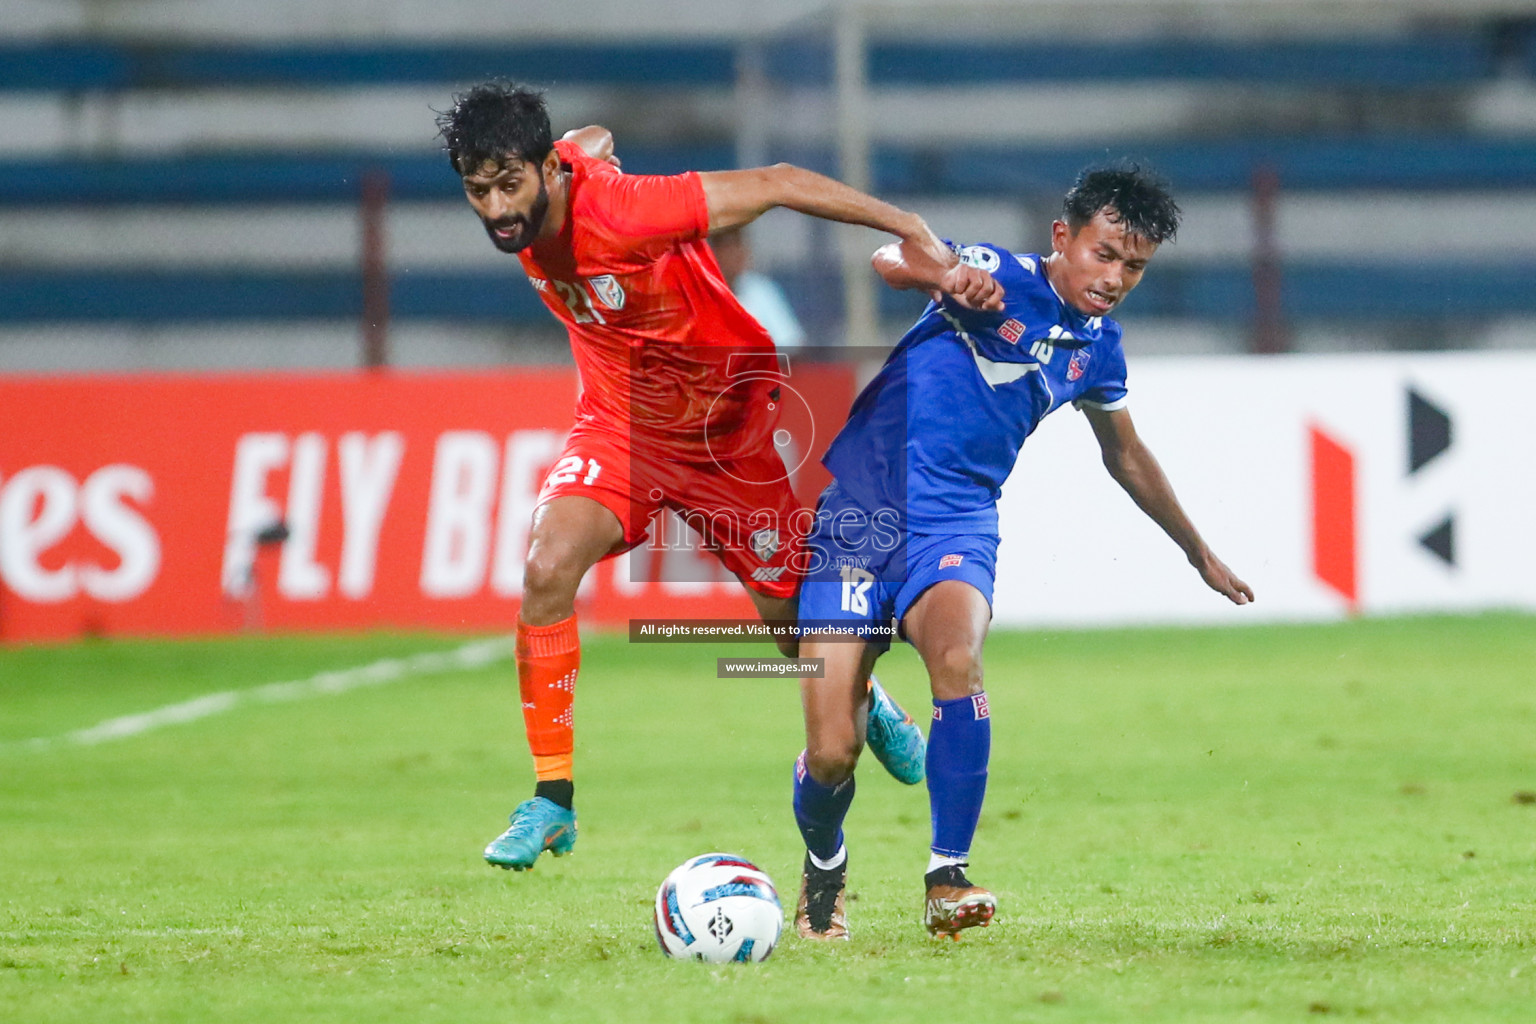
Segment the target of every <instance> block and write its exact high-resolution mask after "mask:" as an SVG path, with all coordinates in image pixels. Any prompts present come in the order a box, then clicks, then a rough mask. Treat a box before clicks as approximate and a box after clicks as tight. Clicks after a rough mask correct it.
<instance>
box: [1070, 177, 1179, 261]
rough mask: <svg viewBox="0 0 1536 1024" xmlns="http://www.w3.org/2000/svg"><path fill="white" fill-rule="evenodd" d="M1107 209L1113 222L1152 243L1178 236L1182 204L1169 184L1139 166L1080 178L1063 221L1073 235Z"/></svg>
mask: <svg viewBox="0 0 1536 1024" xmlns="http://www.w3.org/2000/svg"><path fill="white" fill-rule="evenodd" d="M1105 207H1108V208H1109V209H1110V210H1111V211H1113V215H1112V216H1111V217H1110V219H1111V220H1114V221H1123V222H1124V223H1125V225H1126V227H1127V229H1128V230H1129V231H1130V232H1131V233H1132V234H1135V235H1140V236H1141V237H1142V238H1145V239H1146V240H1147V241H1149V242H1156V243H1158V244H1162V243H1163V242H1166V241H1169V240H1171V239H1172V238H1173V237H1174V235H1176V234H1178V232H1179V216H1180V210H1179V204H1178V203H1176V202H1174V201H1173V196H1172V195H1170V194H1169V192H1168V183H1167V182H1165V181H1163V180H1162V179H1161V178H1159V177H1158V176H1157V175H1155V174H1153V173H1152V172H1150V171H1147V170H1144V169H1143V168H1141V167H1139V166H1138V165H1136V164H1117V165H1115V166H1112V167H1090V168H1088V169H1087V170H1085V171H1083V172H1082V173H1081V174H1079V175H1078V176H1077V181H1075V182H1074V183H1073V184H1072V188H1071V189H1069V190H1068V191H1067V196H1066V199H1064V200H1063V201H1062V204H1061V209H1062V219H1063V220H1065V221H1066V222H1067V226H1068V227H1069V228H1071V229H1072V232H1073V234H1076V233H1077V232H1078V231H1080V230H1082V227H1083V225H1085V224H1087V223H1088V222H1089V221H1091V220H1093V216H1094V214H1096V213H1098V212H1099V211H1100V210H1102V209H1104V208H1105Z"/></svg>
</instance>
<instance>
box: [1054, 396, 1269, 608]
mask: <svg viewBox="0 0 1536 1024" xmlns="http://www.w3.org/2000/svg"><path fill="white" fill-rule="evenodd" d="M1084 411H1085V412H1086V413H1087V414H1088V422H1089V423H1090V424H1092V426H1093V433H1094V436H1095V437H1097V438H1098V441H1099V450H1100V451H1101V452H1103V454H1104V468H1105V469H1107V470H1109V475H1110V476H1112V477H1114V478H1115V482H1116V483H1118V484H1119V485H1120V486H1121V487H1123V488H1125V492H1126V493H1127V494H1129V495H1130V496H1131V498H1132V500H1134V501H1135V502H1136V504H1137V505H1138V506H1140V508H1141V510H1142V511H1143V512H1145V513H1146V514H1147V515H1148V516H1150V517H1151V518H1152V521H1153V522H1155V523H1157V525H1158V526H1161V527H1162V528H1163V532H1164V533H1166V534H1168V536H1170V537H1172V538H1173V542H1174V543H1175V544H1177V545H1178V546H1179V547H1180V548H1182V549H1183V551H1184V554H1185V556H1186V557H1187V558H1188V559H1189V564H1190V565H1192V566H1194V567H1195V569H1196V570H1197V571H1198V572H1199V573H1200V576H1201V578H1202V579H1204V580H1205V582H1206V585H1207V586H1209V587H1210V588H1211V589H1212V590H1214V591H1216V592H1217V593H1218V594H1224V595H1225V596H1226V598H1227V600H1229V601H1231V602H1232V603H1233V604H1247V603H1248V602H1249V601H1252V600H1253V588H1252V587H1250V586H1248V584H1246V583H1244V582H1243V581H1242V580H1240V579H1238V578H1237V575H1236V574H1235V573H1233V572H1232V570H1231V569H1228V568H1227V566H1226V563H1224V562H1223V561H1222V560H1221V559H1219V558H1217V557H1216V555H1215V554H1214V553H1213V552H1212V551H1211V549H1210V548H1208V547H1206V544H1205V541H1204V540H1202V539H1201V537H1200V533H1199V531H1198V530H1196V529H1195V524H1194V523H1191V522H1190V521H1189V516H1187V515H1185V514H1184V509H1183V508H1182V507H1181V506H1180V505H1179V499H1178V498H1176V497H1174V494H1173V487H1172V485H1170V484H1169V483H1168V478H1167V477H1166V476H1164V475H1163V469H1162V467H1161V466H1159V465H1158V464H1157V459H1156V458H1154V457H1153V455H1152V451H1151V449H1149V448H1148V447H1147V446H1146V445H1145V444H1143V443H1142V441H1141V438H1140V437H1139V436H1138V435H1137V433H1136V427H1135V425H1134V424H1133V423H1132V422H1131V414H1130V413H1129V412H1127V411H1126V410H1124V409H1116V410H1114V411H1113V412H1105V411H1103V410H1100V409H1091V408H1090V409H1085V410H1084Z"/></svg>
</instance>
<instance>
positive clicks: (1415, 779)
mask: <svg viewBox="0 0 1536 1024" xmlns="http://www.w3.org/2000/svg"><path fill="white" fill-rule="evenodd" d="M461 642H462V641H460V640H457V639H454V638H447V637H440V636H438V637H434V636H371V637H340V638H338V637H290V638H255V637H253V638H242V639H236V640H219V641H199V642H187V643H157V642H91V643H82V644H79V645H73V646H67V647H49V648H20V649H8V650H0V1020H3V1021H7V1022H16V1024H39V1022H52V1021H68V1022H74V1021H91V1022H98V1021H100V1022H105V1021H111V1022H151V1021H153V1022H174V1021H218V1022H220V1024H240V1022H252V1024H254V1022H262V1024H266V1022H274V1021H305V1022H349V1024H350V1022H358V1021H369V1022H378V1021H409V1022H413V1024H431V1022H445V1024H447V1022H453V1024H478V1022H486V1024H490V1022H496V1024H501V1022H521V1021H529V1022H532V1021H558V1022H571V1024H578V1022H587V1021H658V1022H669V1024H683V1022H726V1024H770V1022H771V1024H791V1022H802V1021H807V1022H844V1021H860V1022H862V1021H869V1022H882V1024H885V1022H895V1021H920V1022H925V1024H939V1022H947V1021H955V1022H970V1021H993V1020H997V1021H1005V1020H1006V1021H1018V1020H1024V1021H1045V1022H1108V1021H1137V1022H1148V1021H1151V1022H1164V1021H1166V1022H1189V1021H1223V1022H1227V1021H1254V1022H1269V1021H1316V1020H1323V1019H1347V1020H1374V1021H1383V1022H1386V1021H1391V1022H1397V1021H1445V1022H1457V1024H1464V1022H1468V1021H1484V1020H1509V1021H1529V1020H1532V1019H1536V804H1533V803H1532V801H1536V795H1533V794H1536V619H1533V618H1531V617H1528V616H1522V615H1515V614H1501V615H1487V616H1477V617H1468V618H1415V619H1401V620H1383V621H1358V622H1351V623H1345V624H1338V625H1324V626H1274V627H1256V628H1247V629H1230V630H1125V631H1093V632H1038V633H1027V632H1013V633H1000V634H998V635H996V636H994V637H993V638H992V639H991V641H990V642H989V646H988V652H987V656H988V662H987V671H988V692H989V696H990V702H991V707H992V713H993V722H994V729H993V736H994V747H993V764H992V776H991V786H990V790H989V793H988V800H987V808H986V812H985V814H984V816H983V821H982V826H981V830H980V832H979V834H978V837H977V843H976V848H975V850H974V851H973V861H974V869H973V871H972V876H973V878H975V879H976V880H977V881H978V882H981V883H982V884H985V885H987V886H989V887H991V888H992V889H993V890H994V891H995V892H996V893H997V894H998V896H999V901H1000V909H999V916H998V919H997V921H996V922H995V923H994V924H993V925H992V927H990V928H988V929H985V930H978V931H976V932H975V933H973V934H970V935H967V936H966V937H965V938H964V940H963V941H961V942H958V943H951V942H947V941H942V940H931V939H929V938H928V937H927V936H926V935H925V934H924V932H923V930H922V927H921V924H920V913H921V897H922V892H921V872H922V869H923V866H924V863H925V858H926V849H925V847H926V840H927V797H926V793H925V792H924V791H923V790H922V788H921V787H918V788H916V789H909V788H905V787H902V786H899V785H897V784H896V783H895V782H893V781H892V780H890V779H889V778H886V777H885V776H884V775H883V773H882V772H881V771H880V769H879V766H878V765H876V764H874V763H873V761H872V760H871V761H869V763H867V764H866V766H865V767H864V769H863V770H862V771H861V772H860V789H859V797H858V800H857V801H856V802H855V804H854V809H853V812H852V815H851V817H850V821H849V841H850V850H851V856H852V860H851V869H852V874H851V879H850V892H851V893H852V895H853V900H852V902H851V903H850V905H849V909H850V918H851V924H852V927H853V930H854V938H853V941H852V942H851V943H849V944H847V945H844V946H840V947H837V948H825V947H822V946H818V945H812V944H807V943H804V942H801V941H799V940H797V939H795V938H794V937H793V936H790V935H786V937H785V939H784V940H783V942H782V944H781V945H780V947H779V949H778V951H777V952H775V954H774V955H773V958H772V959H771V960H770V961H768V962H767V963H766V964H763V965H760V966H755V967H754V966H741V965H729V966H723V967H706V966H703V965H698V964H691V963H674V962H670V961H667V960H665V959H664V958H663V957H662V956H661V955H660V953H659V952H658V951H657V949H656V945H655V940H654V937H653V935H652V931H651V909H650V907H651V900H652V897H653V894H654V892H655V888H656V886H657V884H658V883H659V882H660V880H661V879H662V877H663V876H664V875H665V874H666V873H667V871H668V870H670V869H671V868H672V867H673V866H675V865H676V864H678V863H680V862H681V861H683V860H684V859H685V858H687V857H689V856H691V855H694V854H697V853H703V852H706V851H710V850H716V849H723V850H731V851H736V852H740V853H743V854H745V855H747V856H749V857H751V858H753V859H754V860H756V861H757V862H758V863H759V864H760V865H761V866H762V867H763V868H765V869H766V870H767V871H768V872H769V873H770V874H771V875H772V876H773V878H774V879H775V880H776V881H777V883H778V887H779V890H780V894H781V896H782V897H783V898H784V900H785V902H786V903H787V904H792V901H793V898H794V892H795V888H796V885H797V881H798V879H797V873H798V866H799V859H800V847H799V843H798V835H797V834H796V832H795V829H794V824H793V821H792V819H791V816H790V811H789V778H790V768H791V762H792V759H793V757H794V755H795V754H796V752H797V751H798V750H799V748H800V746H801V735H802V734H801V729H800V723H799V700H798V697H797V694H796V690H795V684H794V683H792V682H773V681H766V680H764V681H755V682H742V681H721V680H717V679H716V678H714V676H715V662H714V659H715V658H716V657H717V656H721V655H724V654H762V653H764V652H765V651H766V650H767V649H766V648H763V647H753V648H734V649H725V648H718V647H709V646H697V645H689V646H669V645H640V646H631V645H629V644H627V643H626V642H625V641H624V640H622V639H620V638H615V637H596V638H592V639H591V640H590V641H589V642H588V643H587V645H586V648H585V655H584V657H585V664H584V667H583V675H582V680H581V684H580V686H579V687H578V694H577V740H578V749H577V762H576V764H577V785H578V789H577V796H578V801H577V807H578V809H579V811H580V814H581V830H582V831H581V840H580V842H579V843H578V845H577V848H576V853H575V855H574V856H572V857H569V858H566V859H562V860H558V861H551V860H548V859H546V860H545V861H544V862H542V863H541V864H540V866H539V868H538V870H537V871H535V872H533V873H532V874H524V875H514V874H510V873H504V872H501V871H497V870H494V869H492V868H490V867H488V866H486V865H485V864H484V863H483V862H482V861H481V860H480V850H481V848H482V847H483V845H484V844H485V842H486V841H487V840H489V839H490V838H491V837H492V836H494V835H495V834H496V833H497V832H498V831H500V829H501V828H502V827H503V822H504V821H505V815H506V813H507V812H508V811H509V810H510V809H511V807H512V805H513V804H514V803H515V802H516V801H517V800H519V799H521V798H522V797H523V796H525V795H526V793H527V792H528V790H529V788H530V785H531V769H530V767H529V762H528V757H527V753H526V750H525V748H524V742H523V738H522V726H521V718H520V714H519V711H518V705H517V700H516V688H515V683H514V682H513V681H512V670H511V666H510V663H508V662H501V663H498V664H496V665H492V666H489V667H484V668H479V669H473V670H460V671H450V672H444V673H439V674H434V675H422V676H415V677H411V678H407V679H402V680H398V681H396V682H393V683H391V684H389V685H381V686H374V687H369V688H364V689H359V690H355V691H351V692H347V693H342V694H336V695H328V696H316V697H314V698H313V699H307V700H296V701H289V702H282V703H261V702H254V701H250V702H243V703H238V704H236V705H235V706H233V707H232V708H230V709H229V710H227V711H226V712H225V713H222V714H216V715H211V716H209V717H206V718H202V719H200V720H197V721H192V722H187V723H185V724H180V725H171V726H167V727H165V728H161V729H156V730H153V731H149V732H145V733H143V734H141V735H136V736H131V737H127V738H123V739H119V740H115V741H111V742H104V743H100V744H97V745H94V746H81V745H75V744H70V743H53V744H51V745H47V746H45V747H41V748H39V747H36V746H28V745H27V744H25V743H24V742H21V741H25V740H28V739H31V738H33V737H60V736H64V735H66V734H68V733H70V732H71V731H73V730H78V729H82V728H85V727H88V726H90V725H93V724H95V723H97V722H99V721H102V720H104V719H108V718H113V717H115V716H121V715H127V714H131V713H135V712H140V711H146V710H149V709H151V708H155V707H159V706H162V705H167V704H172V703H175V702H179V701H185V700H188V699H190V698H194V697H198V696H201V695H205V694H208V693H212V692H216V691H227V690H240V689H242V688H249V687H256V686H260V685H261V684H265V683H272V682H277V681H282V680H293V679H303V678H306V677H308V676H311V675H312V674H314V673H315V672H318V671H321V670H327V669H342V668H348V667H351V666H356V665H360V664H366V663H369V662H372V661H375V660H377V659H380V658H387V657H396V656H401V655H406V654H410V653H413V652H418V651H424V650H443V649H448V648H451V647H454V646H456V645H457V644H459V643H461ZM881 676H882V679H883V680H884V681H885V682H886V683H887V685H888V687H889V688H890V689H891V691H892V692H893V693H894V694H895V695H896V697H897V698H898V699H899V700H901V701H903V702H904V703H906V704H907V705H908V707H909V708H914V709H923V708H926V707H927V699H926V688H925V683H924V679H923V677H922V674H921V667H920V665H919V663H918V661H917V659H916V657H915V656H914V655H913V653H912V652H911V651H910V650H905V649H902V650H897V651H895V652H893V653H892V654H891V655H889V656H888V657H887V658H886V659H885V660H884V661H883V662H882V664H881ZM919 714H921V711H919Z"/></svg>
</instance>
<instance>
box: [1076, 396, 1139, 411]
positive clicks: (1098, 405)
mask: <svg viewBox="0 0 1536 1024" xmlns="http://www.w3.org/2000/svg"><path fill="white" fill-rule="evenodd" d="M1130 404H1131V396H1130V395H1121V396H1120V397H1119V398H1117V399H1115V400H1114V401H1113V402H1094V401H1091V400H1089V399H1087V398H1078V399H1074V400H1073V402H1072V408H1074V409H1078V410H1082V409H1098V410H1099V411H1100V412H1114V411H1115V410H1116V409H1124V408H1125V407H1126V406H1128V405H1130Z"/></svg>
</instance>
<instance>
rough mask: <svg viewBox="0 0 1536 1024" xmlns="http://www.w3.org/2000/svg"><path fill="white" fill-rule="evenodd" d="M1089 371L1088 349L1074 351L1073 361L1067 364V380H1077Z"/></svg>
mask: <svg viewBox="0 0 1536 1024" xmlns="http://www.w3.org/2000/svg"><path fill="white" fill-rule="evenodd" d="M1087 371H1088V350H1087V349H1085V348H1080V349H1078V350H1077V351H1076V352H1073V353H1072V362H1070V363H1068V364H1067V380H1077V379H1079V378H1080V377H1082V375H1083V374H1084V373H1086V372H1087Z"/></svg>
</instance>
